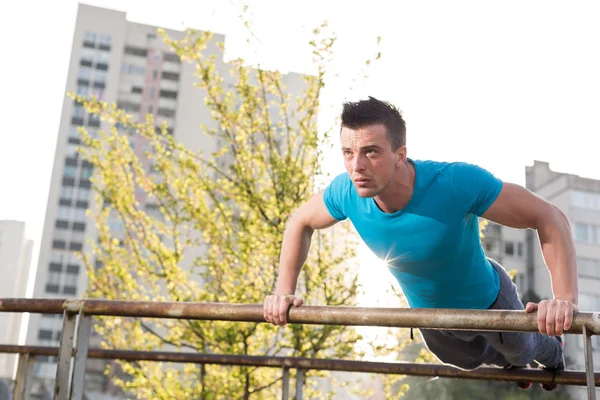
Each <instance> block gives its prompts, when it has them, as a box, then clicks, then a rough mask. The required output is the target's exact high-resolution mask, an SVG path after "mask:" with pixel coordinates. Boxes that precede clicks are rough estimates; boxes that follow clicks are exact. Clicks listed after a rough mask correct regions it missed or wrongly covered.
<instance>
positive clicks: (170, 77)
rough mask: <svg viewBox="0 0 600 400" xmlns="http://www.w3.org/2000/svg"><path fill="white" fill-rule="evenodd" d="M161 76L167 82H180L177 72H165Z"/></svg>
mask: <svg viewBox="0 0 600 400" xmlns="http://www.w3.org/2000/svg"><path fill="white" fill-rule="evenodd" d="M161 76H162V79H164V80H166V81H179V74H177V73H175V72H167V71H163V72H162V74H161Z"/></svg>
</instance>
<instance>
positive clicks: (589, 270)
mask: <svg viewBox="0 0 600 400" xmlns="http://www.w3.org/2000/svg"><path fill="white" fill-rule="evenodd" d="M577 272H578V274H579V276H580V277H582V278H591V279H600V260H594V259H591V258H579V257H578V258H577Z"/></svg>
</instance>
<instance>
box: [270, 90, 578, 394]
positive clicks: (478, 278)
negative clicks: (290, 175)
mask: <svg viewBox="0 0 600 400" xmlns="http://www.w3.org/2000/svg"><path fill="white" fill-rule="evenodd" d="M340 139H341V145H342V155H343V158H344V165H345V167H346V173H342V174H340V175H338V176H337V177H336V178H335V179H334V180H333V181H332V182H331V183H330V184H329V185H328V186H327V187H326V188H325V190H323V191H321V192H320V193H318V194H316V195H314V196H313V197H312V198H311V199H310V200H309V201H308V202H307V203H306V204H304V205H303V206H301V207H300V208H299V209H298V210H297V211H296V212H295V214H294V215H293V216H292V218H291V220H290V221H289V223H288V227H287V229H286V232H285V235H284V239H283V245H282V249H281V262H280V269H279V278H278V281H277V286H276V289H275V292H274V294H273V295H270V296H268V297H267V298H266V299H265V302H264V317H265V319H266V320H267V321H268V322H271V323H272V324H274V325H285V324H286V323H287V317H286V315H287V311H288V309H289V307H290V306H291V305H293V306H296V307H298V306H301V305H302V304H303V299H301V298H299V297H297V296H296V295H295V292H296V283H297V280H298V275H299V273H300V269H301V268H302V265H303V264H304V262H305V261H306V257H307V254H308V250H309V247H310V242H311V237H312V234H313V232H314V230H315V229H325V228H328V227H331V226H332V225H334V224H336V223H337V222H339V221H342V220H345V219H346V218H349V219H350V221H351V222H352V224H353V225H354V227H355V228H356V230H357V232H358V234H359V235H360V237H361V238H362V240H363V241H364V242H365V243H366V244H367V246H368V247H369V248H370V249H371V250H372V251H373V252H374V253H375V254H376V255H377V256H378V257H379V258H381V259H383V260H385V261H386V262H387V265H388V267H389V270H390V272H391V273H392V275H393V276H394V277H395V278H396V279H397V280H398V282H399V284H400V286H401V288H402V291H403V293H404V294H405V296H406V298H407V300H408V304H409V306H410V307H412V308H456V309H501V310H523V309H524V307H523V304H522V303H521V301H520V300H519V297H518V295H517V291H516V286H515V285H514V284H513V283H512V281H511V279H510V277H509V276H508V275H507V273H506V271H505V270H504V268H503V267H502V266H501V265H499V264H498V263H497V262H495V261H494V260H491V259H488V258H487V257H486V256H485V254H484V251H483V248H482V246H481V242H480V238H479V223H478V222H479V221H478V217H483V218H486V219H488V220H490V221H495V222H497V223H499V224H502V225H505V226H509V227H512V228H519V229H526V228H531V229H535V230H536V231H537V233H538V235H539V239H540V243H541V248H542V253H543V256H544V259H545V262H546V264H547V266H548V269H549V272H550V275H551V278H552V291H553V294H554V298H553V299H551V300H543V301H541V302H540V303H539V304H535V303H528V304H527V307H525V311H526V312H533V311H537V321H538V329H539V332H524V333H521V332H515V333H513V332H502V333H498V332H471V331H442V330H428V329H422V330H421V334H422V336H423V339H424V341H425V343H426V345H427V347H428V348H429V349H430V351H431V352H432V353H433V354H435V355H436V356H437V357H438V358H439V360H440V361H442V362H444V363H448V364H452V365H454V366H456V367H459V368H463V369H474V368H477V367H479V366H481V365H483V364H488V365H497V366H500V367H504V368H527V367H530V365H529V364H530V363H531V362H532V361H534V360H535V361H537V362H538V363H539V364H541V365H542V366H543V367H544V368H546V369H549V370H551V371H554V372H556V371H557V370H562V369H564V368H565V365H564V357H563V350H562V340H561V339H560V336H561V335H562V333H563V331H564V330H566V329H569V327H570V326H571V323H572V319H573V313H574V311H576V310H577V301H578V283H577V267H576V264H575V249H574V244H573V240H572V236H571V230H570V224H569V221H568V220H567V218H566V217H565V215H564V214H563V213H562V212H561V211H560V210H559V209H558V208H557V207H555V206H554V205H553V204H551V203H549V202H547V201H545V200H544V199H542V198H540V197H538V196H536V195H534V194H533V193H531V192H530V191H528V190H527V189H525V188H523V187H521V186H519V185H516V184H512V183H503V182H502V181H501V180H499V179H497V178H496V177H494V176H493V175H492V174H491V173H489V172H487V171H486V170H484V169H482V168H480V167H478V166H475V165H471V164H467V163H460V162H454V163H448V162H436V161H420V160H413V159H410V158H408V157H407V150H406V127H405V123H404V120H403V118H402V115H401V114H400V112H399V111H398V110H397V109H396V108H395V107H394V106H393V105H391V104H389V103H387V102H382V101H379V100H377V99H374V98H372V97H370V98H369V99H368V100H363V101H359V102H353V103H346V104H344V107H343V112H342V123H341V133H340ZM519 386H520V387H521V388H523V389H526V388H528V387H530V386H531V383H519ZM542 387H543V388H544V389H545V390H553V389H555V388H556V385H555V384H544V385H542Z"/></svg>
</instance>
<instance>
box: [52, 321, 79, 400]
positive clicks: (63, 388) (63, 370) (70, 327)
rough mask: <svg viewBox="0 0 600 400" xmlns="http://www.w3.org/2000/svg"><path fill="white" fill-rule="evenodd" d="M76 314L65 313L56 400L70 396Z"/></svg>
mask: <svg viewBox="0 0 600 400" xmlns="http://www.w3.org/2000/svg"><path fill="white" fill-rule="evenodd" d="M76 320H77V315H76V314H71V313H68V312H66V311H65V313H64V317H63V327H62V333H61V335H60V348H59V353H58V365H57V368H56V381H55V386H54V400H67V396H68V395H69V392H70V390H69V374H70V372H71V358H72V355H73V338H74V336H75V322H76Z"/></svg>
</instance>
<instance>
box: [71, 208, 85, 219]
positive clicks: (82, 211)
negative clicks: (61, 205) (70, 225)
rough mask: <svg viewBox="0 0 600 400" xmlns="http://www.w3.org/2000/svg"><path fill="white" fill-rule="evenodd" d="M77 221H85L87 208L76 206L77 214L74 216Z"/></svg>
mask: <svg viewBox="0 0 600 400" xmlns="http://www.w3.org/2000/svg"><path fill="white" fill-rule="evenodd" d="M73 221H75V222H85V209H84V208H76V209H75V215H74V218H73Z"/></svg>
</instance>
